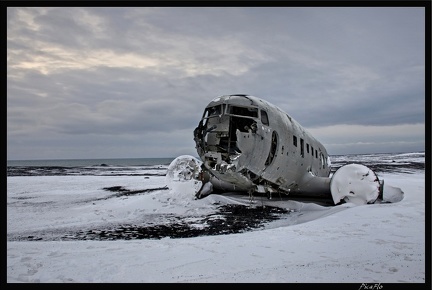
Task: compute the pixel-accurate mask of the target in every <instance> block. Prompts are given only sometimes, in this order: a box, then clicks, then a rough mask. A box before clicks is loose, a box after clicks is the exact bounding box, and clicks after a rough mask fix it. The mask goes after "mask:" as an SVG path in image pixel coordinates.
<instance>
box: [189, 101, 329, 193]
mask: <svg viewBox="0 0 432 290" xmlns="http://www.w3.org/2000/svg"><path fill="white" fill-rule="evenodd" d="M194 140H195V142H196V149H197V152H198V155H199V156H200V158H201V160H202V161H203V169H204V170H206V171H208V172H209V173H210V175H211V176H212V184H213V186H214V187H215V188H217V189H221V190H239V191H248V192H261V193H268V194H271V193H272V192H279V193H286V194H293V193H294V194H299V193H301V194H305V195H313V196H330V186H329V183H330V179H329V175H330V161H329V156H328V154H327V151H326V149H325V147H324V146H323V144H321V143H320V142H319V141H318V140H317V139H315V138H314V137H313V136H312V135H311V134H310V133H309V132H307V131H306V130H305V129H304V128H303V127H302V126H301V125H300V124H299V123H298V122H297V121H296V120H294V119H293V118H292V117H291V116H289V115H288V114H287V113H285V112H284V111H282V110H281V109H279V108H278V107H277V106H275V105H273V104H271V103H269V102H267V101H265V100H262V99H259V98H257V97H254V96H248V95H226V96H220V97H217V98H215V99H213V100H212V101H211V102H210V103H209V104H208V105H207V107H206V108H205V111H204V114H203V116H202V119H201V121H200V122H199V125H198V127H197V128H196V129H195V131H194Z"/></svg>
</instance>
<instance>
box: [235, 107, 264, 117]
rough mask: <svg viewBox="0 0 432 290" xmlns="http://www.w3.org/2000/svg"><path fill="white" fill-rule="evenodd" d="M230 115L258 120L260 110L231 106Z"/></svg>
mask: <svg viewBox="0 0 432 290" xmlns="http://www.w3.org/2000/svg"><path fill="white" fill-rule="evenodd" d="M228 113H229V114H231V115H238V116H245V117H252V118H258V109H257V108H247V107H237V106H229V108H228Z"/></svg>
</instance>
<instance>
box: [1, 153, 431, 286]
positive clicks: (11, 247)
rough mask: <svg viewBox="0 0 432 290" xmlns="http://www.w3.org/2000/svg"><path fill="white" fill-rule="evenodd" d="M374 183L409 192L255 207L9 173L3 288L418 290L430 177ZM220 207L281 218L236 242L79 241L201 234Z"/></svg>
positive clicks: (93, 180)
mask: <svg viewBox="0 0 432 290" xmlns="http://www.w3.org/2000/svg"><path fill="white" fill-rule="evenodd" d="M423 162H424V161H423ZM380 177H381V178H383V179H384V180H385V188H384V192H385V191H386V189H387V190H388V191H389V190H391V189H394V188H400V189H401V190H402V191H403V192H404V194H403V196H404V197H403V199H402V200H401V201H397V202H394V203H378V204H369V205H354V204H351V203H345V204H342V205H338V206H326V205H320V204H317V203H311V202H301V201H294V200H290V199H286V198H284V199H278V198H274V199H272V200H267V199H265V198H264V199H263V198H255V199H254V200H253V201H252V203H251V201H250V200H249V197H248V196H240V195H238V194H226V195H216V194H212V195H210V196H208V197H206V198H204V199H200V200H195V199H194V196H193V194H190V192H187V190H180V188H178V190H169V189H167V187H166V180H165V177H164V176H150V177H149V176H146V177H143V176H70V175H69V176H8V177H7V282H8V283H14V282H18V283H20V282H25V283H27V282H30V283H33V282H48V283H50V282H63V283H64V282H66V283H67V282H103V283H108V282H158V283H159V282H161V283H162V282H168V283H173V282H175V283H177V282H187V283H195V282H219V283H231V282H246V283H252V282H253V283H268V282H288V283H291V282H292V283H294V282H313V283H315V282H330V283H339V282H346V283H358V284H359V287H360V286H361V285H362V283H365V285H373V283H399V282H407V283H425V281H426V274H429V273H425V272H426V262H430V261H428V260H427V259H426V251H425V247H426V240H425V226H426V220H425V214H426V207H425V171H424V170H417V169H415V170H412V171H411V172H400V171H399V172H398V171H396V172H393V171H389V172H387V173H381V174H380ZM120 187H121V188H120ZM125 193H129V194H125ZM225 204H238V205H246V206H249V207H257V206H275V207H279V208H283V209H285V210H286V212H285V213H283V214H281V215H280V216H279V218H278V219H276V220H274V221H269V222H266V223H263V226H262V227H257V228H254V229H252V230H249V231H244V232H238V233H232V234H218V235H200V236H194V237H187V238H172V237H171V238H170V237H162V238H160V239H159V238H154V239H130V240H126V239H113V240H107V239H103V240H97V239H94V238H89V239H85V238H82V237H85V234H84V233H87V234H88V233H99V232H100V231H101V230H102V229H107V228H116V227H117V228H118V227H119V225H132V224H134V225H137V224H141V225H168V226H169V225H170V224H171V225H172V224H174V223H175V222H176V221H179V220H180V221H187V222H188V224H189V226H190V227H191V228H193V227H196V228H197V229H200V228H205V227H206V223H203V222H202V221H203V216H209V215H211V214H213V215H211V217H212V218H213V219H215V218H217V216H218V215H217V213H218V211H217V208H218V207H219V206H221V205H225ZM78 232H80V233H81V235H80V234H78ZM73 233H75V234H73ZM79 237H80V238H79ZM427 246H428V247H429V246H430V245H427Z"/></svg>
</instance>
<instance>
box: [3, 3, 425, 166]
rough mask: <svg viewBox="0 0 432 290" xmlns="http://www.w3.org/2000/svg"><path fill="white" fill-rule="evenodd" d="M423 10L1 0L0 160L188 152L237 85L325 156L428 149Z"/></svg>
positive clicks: (240, 90)
mask: <svg viewBox="0 0 432 290" xmlns="http://www.w3.org/2000/svg"><path fill="white" fill-rule="evenodd" d="M424 15H425V14H424V9H422V8H412V7H400V8H397V7H376V8H342V7H334V8H325V7H321V8H309V7H298V8H294V7H275V8H271V7H255V8H247V7H244V8H226V7H221V8H200V7H189V8H187V7H177V8H164V7H135V8H123V7H107V8H91V7H88V8H84V7H82V8H80V7H76V8H54V7H44V8H25V7H23V8H10V7H9V8H8V9H7V146H8V159H39V158H42V159H43V158H92V157H94V158H97V157H101V158H108V157H113V158H115V157H155V156H159V157H165V156H169V157H175V156H177V155H180V154H195V148H194V144H193V141H192V131H193V129H194V128H195V126H196V125H197V124H198V121H199V119H200V117H201V114H202V111H203V110H204V107H205V106H206V105H207V104H208V103H209V102H210V101H211V99H213V98H214V97H216V96H219V95H223V94H233V93H246V94H252V95H255V96H257V97H262V98H264V99H266V100H268V101H270V102H272V103H274V104H275V105H277V106H279V107H280V108H281V109H283V110H284V111H286V112H287V113H289V114H291V115H292V116H293V117H294V118H295V119H296V120H298V121H299V122H300V123H301V124H302V125H304V126H305V127H306V128H310V129H312V130H313V131H314V132H317V134H318V135H319V136H320V138H319V139H321V140H322V141H323V143H324V144H325V145H326V146H328V149H329V151H330V153H331V154H338V153H339V152H343V153H347V152H348V153H363V152H374V151H375V152H378V151H379V152H386V150H392V151H394V150H396V151H412V150H424V140H425V135H424V130H423V131H422V128H424V124H425V78H424V75H425V58H424V55H425V42H424V41H425V29H424V27H425V17H424ZM338 126H345V127H338ZM352 126H359V127H355V128H356V130H343V129H342V128H353V127H352ZM407 126H414V127H415V128H416V130H414V132H415V134H411V132H412V131H413V130H412V128H411V127H407ZM407 128H411V129H409V130H408V129H407ZM375 129H377V130H378V132H379V134H377V136H382V135H383V134H384V135H386V138H385V140H384V139H383V140H381V139H380V140H377V137H376V136H375V138H373V136H371V135H370V134H369V133H368V132H375ZM340 131H344V132H345V135H343V136H341V135H340V134H338V132H340ZM319 132H325V134H324V135H322V134H320V133H319ZM386 132H389V135H388V134H386ZM404 132H405V133H404ZM371 139H373V140H371Z"/></svg>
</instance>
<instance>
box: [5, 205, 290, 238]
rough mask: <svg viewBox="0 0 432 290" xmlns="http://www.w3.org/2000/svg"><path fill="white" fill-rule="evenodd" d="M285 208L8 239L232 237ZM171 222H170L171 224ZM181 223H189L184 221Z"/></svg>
mask: <svg viewBox="0 0 432 290" xmlns="http://www.w3.org/2000/svg"><path fill="white" fill-rule="evenodd" d="M289 212H290V211H289V210H287V209H282V208H278V207H271V206H257V207H250V206H245V205H237V204H236V205H234V204H229V205H223V206H219V207H218V208H217V211H216V212H215V213H213V214H210V215H207V216H205V217H194V218H193V221H190V220H191V217H175V216H174V217H173V216H169V218H170V219H171V221H170V222H169V223H168V222H167V223H165V224H155V225H148V224H141V225H140V224H126V225H118V226H112V227H109V228H99V229H91V230H85V231H79V232H71V231H69V232H68V233H64V232H63V234H61V233H59V232H57V233H54V232H51V233H49V232H47V231H44V232H39V233H34V234H33V235H29V236H26V237H23V236H19V237H14V238H12V239H9V240H20V241H49V240H51V241H53V240H62V241H70V240H100V241H102V240H137V239H162V238H165V237H169V238H173V239H177V238H191V237H198V236H214V235H227V234H235V233H241V232H246V231H251V230H254V229H257V228H260V227H263V225H264V223H266V222H269V221H272V220H277V219H279V218H280V217H281V216H282V215H284V214H287V213H289ZM173 219H174V221H172V220H173ZM185 220H189V221H188V222H186V221H185Z"/></svg>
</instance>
